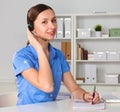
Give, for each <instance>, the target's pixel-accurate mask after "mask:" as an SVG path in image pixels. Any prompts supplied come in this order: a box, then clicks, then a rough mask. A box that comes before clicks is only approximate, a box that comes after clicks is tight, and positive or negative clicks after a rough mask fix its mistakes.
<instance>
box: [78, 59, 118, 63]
mask: <svg viewBox="0 0 120 112" xmlns="http://www.w3.org/2000/svg"><path fill="white" fill-rule="evenodd" d="M76 62H80V63H85V62H86V63H89V62H90V63H91V62H92V63H98V62H99V63H106V62H108V63H119V62H120V60H103V61H102V60H76Z"/></svg>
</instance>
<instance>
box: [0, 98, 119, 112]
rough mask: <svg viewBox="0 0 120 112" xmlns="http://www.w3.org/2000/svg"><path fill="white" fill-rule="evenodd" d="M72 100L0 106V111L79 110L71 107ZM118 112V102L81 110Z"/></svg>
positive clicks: (67, 111) (73, 111)
mask: <svg viewBox="0 0 120 112" xmlns="http://www.w3.org/2000/svg"><path fill="white" fill-rule="evenodd" d="M72 104H73V100H69V99H68V100H61V101H53V102H47V103H39V104H32V105H24V106H14V107H5V108H0V112H80V111H81V110H80V109H79V110H75V109H73V108H72ZM114 111H115V112H120V103H109V104H106V109H105V110H85V109H84V110H83V109H82V112H114Z"/></svg>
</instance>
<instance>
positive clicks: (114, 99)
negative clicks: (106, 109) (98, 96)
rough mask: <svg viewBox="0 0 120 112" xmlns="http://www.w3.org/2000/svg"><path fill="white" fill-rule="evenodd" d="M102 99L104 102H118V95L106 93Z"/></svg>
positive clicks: (119, 100)
mask: <svg viewBox="0 0 120 112" xmlns="http://www.w3.org/2000/svg"><path fill="white" fill-rule="evenodd" d="M102 98H103V99H104V100H105V102H112V103H114V102H116V103H117V102H120V95H119V93H118V94H115V93H107V94H103V95H102Z"/></svg>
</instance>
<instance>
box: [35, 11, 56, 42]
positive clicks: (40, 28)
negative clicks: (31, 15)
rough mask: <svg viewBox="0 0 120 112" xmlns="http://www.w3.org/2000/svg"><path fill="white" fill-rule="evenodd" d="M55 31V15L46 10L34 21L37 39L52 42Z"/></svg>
mask: <svg viewBox="0 0 120 112" xmlns="http://www.w3.org/2000/svg"><path fill="white" fill-rule="evenodd" d="M56 30H57V21H56V16H55V13H54V12H53V11H52V10H50V9H47V10H45V11H43V12H41V13H40V14H39V15H38V17H37V18H36V20H35V21H34V30H33V31H34V32H36V34H37V36H38V37H41V38H44V39H46V40H52V39H53V38H54V36H55V33H56Z"/></svg>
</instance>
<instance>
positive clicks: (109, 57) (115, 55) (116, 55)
mask: <svg viewBox="0 0 120 112" xmlns="http://www.w3.org/2000/svg"><path fill="white" fill-rule="evenodd" d="M107 60H120V54H119V52H113V51H110V52H109V51H108V52H107Z"/></svg>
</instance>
